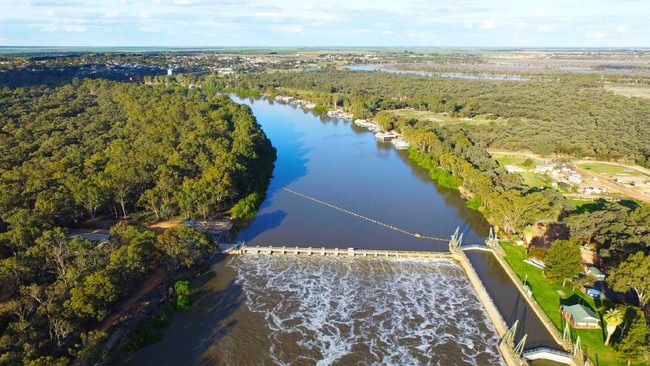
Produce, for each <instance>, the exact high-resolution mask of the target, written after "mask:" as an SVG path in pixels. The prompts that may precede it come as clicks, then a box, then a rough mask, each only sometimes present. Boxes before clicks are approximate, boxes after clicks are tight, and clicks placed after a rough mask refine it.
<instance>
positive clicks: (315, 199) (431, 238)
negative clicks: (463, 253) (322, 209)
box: [282, 187, 449, 242]
mask: <svg viewBox="0 0 650 366" xmlns="http://www.w3.org/2000/svg"><path fill="white" fill-rule="evenodd" d="M282 190H283V191H286V192H289V193H291V194H294V195H296V196H298V197H302V198H305V199H308V200H310V201H312V202H316V203H318V204H321V205H323V206H327V207H329V208H333V209H335V210H338V211H341V212H343V213H346V214H348V215H350V216H354V217H358V218H360V219H363V220H366V221H368V222H371V223H373V224H376V225H380V226H383V227H385V228H388V229H391V230H394V231H398V232H400V233H402V234H405V235H410V236H412V237H415V238H419V239H426V240H436V241H442V242H448V241H449V238H438V237H435V236H425V235H421V234H419V233H412V232H410V231H407V230H404V229H401V228H398V227H395V226H393V225H389V224H386V223H383V222H381V221H377V220H375V219H372V218H370V217H367V216H363V215H360V214H358V213H356V212H352V211H350V210H346V209H344V208H342V207H339V206H336V205H333V204H331V203H328V202H325V201H321V200H319V199H317V198H314V197H312V196H308V195H306V194H304V193H300V192H296V191H294V190H293V189H289V188H285V187H283V188H282Z"/></svg>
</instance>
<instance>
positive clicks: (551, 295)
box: [501, 242, 642, 366]
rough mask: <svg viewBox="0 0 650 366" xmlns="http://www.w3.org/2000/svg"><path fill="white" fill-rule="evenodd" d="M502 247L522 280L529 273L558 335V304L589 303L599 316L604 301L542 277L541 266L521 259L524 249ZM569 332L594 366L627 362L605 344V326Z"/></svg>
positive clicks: (560, 327)
mask: <svg viewBox="0 0 650 366" xmlns="http://www.w3.org/2000/svg"><path fill="white" fill-rule="evenodd" d="M501 246H502V247H503V249H504V250H505V252H506V257H505V259H506V262H508V264H509V265H510V267H511V268H512V269H513V270H514V271H515V273H517V276H518V277H519V278H520V279H521V280H522V281H523V280H524V278H526V275H528V284H529V286H530V288H531V290H532V291H533V297H534V298H535V300H536V301H537V303H538V304H539V305H540V306H541V308H542V309H543V310H544V312H545V313H546V314H547V315H548V317H549V318H550V319H551V321H552V322H553V324H554V325H555V326H556V327H557V329H558V330H559V331H560V334H561V333H562V331H563V330H564V319H563V318H562V316H561V315H560V305H561V304H567V305H572V304H576V303H582V304H583V305H588V306H590V307H591V309H592V310H594V311H595V312H596V314H598V315H600V314H599V313H598V308H599V307H600V306H603V305H604V304H601V303H600V301H598V304H596V303H595V302H594V299H592V298H591V297H589V296H587V295H586V294H584V293H582V292H581V291H580V290H579V289H576V290H575V291H574V290H572V289H571V284H567V286H566V287H564V288H562V283H561V281H551V280H549V279H547V278H544V277H542V270H541V269H540V268H538V267H535V266H533V265H530V264H528V263H526V262H524V259H526V253H525V249H524V248H522V247H518V246H515V245H513V244H510V243H505V242H502V243H501ZM558 291H562V293H563V295H560V294H559V293H558ZM601 324H602V318H601ZM572 333H573V337H574V338H573V339H574V340H575V337H577V336H580V342H581V343H582V345H583V349H585V350H586V352H587V355H588V356H589V358H590V359H591V361H592V363H593V364H594V365H600V366H608V365H614V366H616V365H620V366H624V365H625V364H626V363H625V362H624V361H623V360H620V359H619V357H617V356H616V354H615V353H614V351H613V349H612V348H611V347H606V346H605V345H604V342H605V337H606V335H607V334H606V332H605V330H604V329H595V330H586V329H578V330H575V329H574V330H573V331H572ZM639 365H642V364H639Z"/></svg>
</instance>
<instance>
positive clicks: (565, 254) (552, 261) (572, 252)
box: [544, 239, 582, 287]
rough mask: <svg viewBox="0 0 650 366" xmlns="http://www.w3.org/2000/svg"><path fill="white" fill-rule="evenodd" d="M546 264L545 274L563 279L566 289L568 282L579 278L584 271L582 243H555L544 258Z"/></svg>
mask: <svg viewBox="0 0 650 366" xmlns="http://www.w3.org/2000/svg"><path fill="white" fill-rule="evenodd" d="M544 263H545V264H546V268H545V269H544V273H545V274H546V275H547V276H548V277H551V278H561V279H562V287H564V285H565V284H566V280H568V279H571V278H573V277H575V276H577V275H578V274H580V272H581V271H582V255H581V254H580V241H579V240H577V239H570V240H556V241H554V242H553V243H552V244H551V247H550V248H549V249H548V252H547V253H546V256H544Z"/></svg>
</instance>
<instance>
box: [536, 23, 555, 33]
mask: <svg viewBox="0 0 650 366" xmlns="http://www.w3.org/2000/svg"><path fill="white" fill-rule="evenodd" d="M556 29H557V25H555V24H541V25H538V26H537V30H538V31H539V32H553V31H555V30H556Z"/></svg>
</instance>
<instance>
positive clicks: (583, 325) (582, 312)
mask: <svg viewBox="0 0 650 366" xmlns="http://www.w3.org/2000/svg"><path fill="white" fill-rule="evenodd" d="M560 313H561V314H562V316H563V317H564V319H565V320H566V321H567V322H568V323H569V324H571V326H572V327H573V328H575V329H600V324H599V321H600V320H599V319H598V318H597V317H596V313H594V311H593V310H591V308H589V307H587V306H584V305H582V304H575V305H562V306H560Z"/></svg>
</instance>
